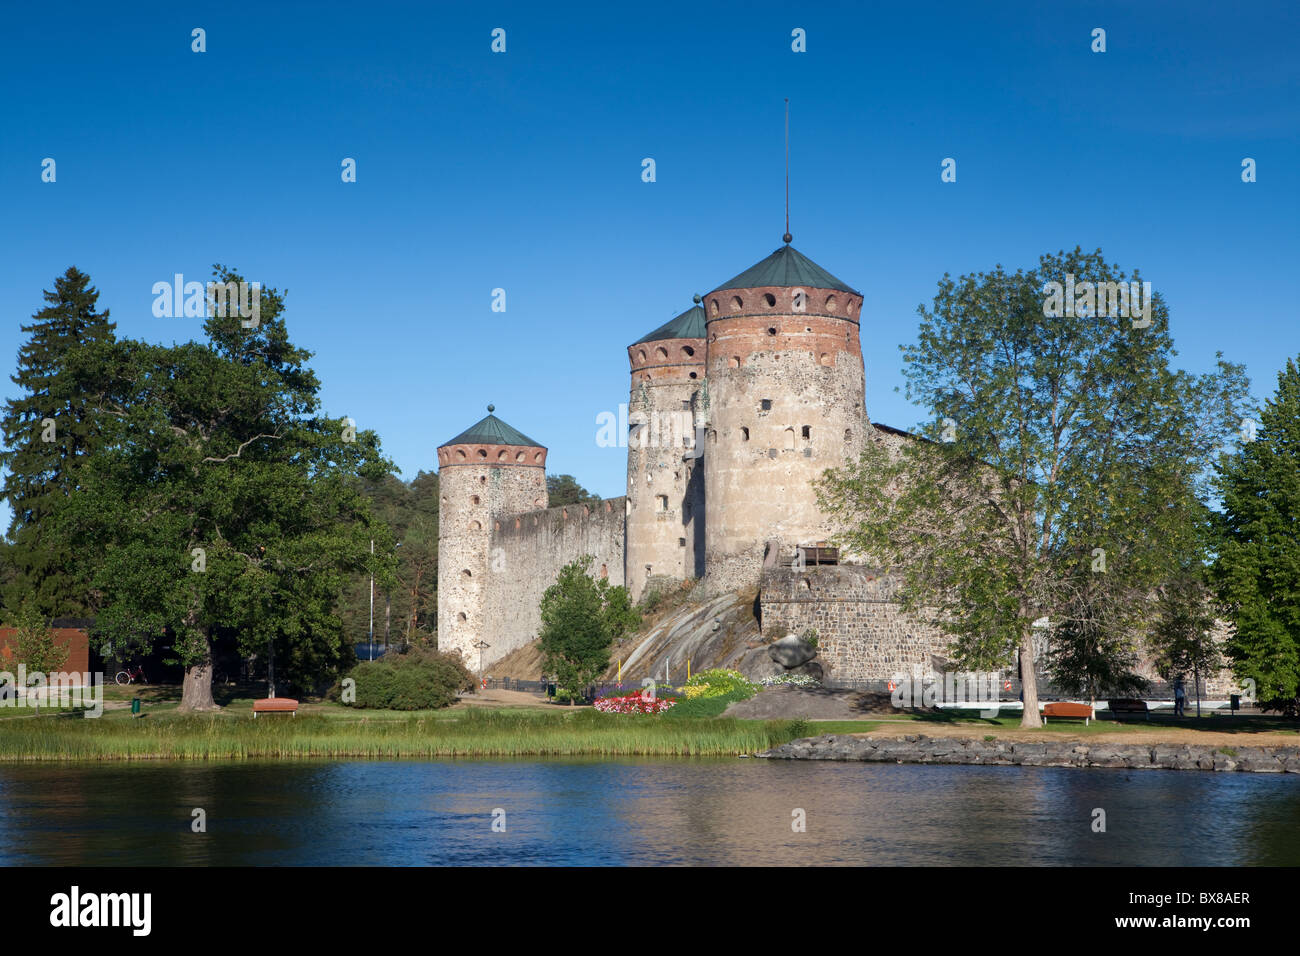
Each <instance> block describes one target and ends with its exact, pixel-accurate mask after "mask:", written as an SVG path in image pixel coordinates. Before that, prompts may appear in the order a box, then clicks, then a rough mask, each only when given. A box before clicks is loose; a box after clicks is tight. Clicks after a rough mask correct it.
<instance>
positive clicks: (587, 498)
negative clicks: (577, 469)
mask: <svg viewBox="0 0 1300 956" xmlns="http://www.w3.org/2000/svg"><path fill="white" fill-rule="evenodd" d="M546 492H547V507H548V508H555V507H558V506H560V505H583V504H588V503H590V502H593V501H599V500H600V495H593V494H592V493H591V492H590V491H588V490H587V489H586V488H584V487H582V485H580V484H578V479H576V478H574V477H573V476H572V475H547V476H546Z"/></svg>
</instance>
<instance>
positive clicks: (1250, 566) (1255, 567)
mask: <svg viewBox="0 0 1300 956" xmlns="http://www.w3.org/2000/svg"><path fill="white" fill-rule="evenodd" d="M1252 424H1253V423H1252V422H1245V423H1243V426H1242V427H1243V431H1244V432H1245V434H1244V435H1243V437H1244V438H1245V439H1247V440H1245V441H1243V442H1242V444H1241V446H1240V447H1239V448H1238V449H1237V451H1236V452H1235V454H1232V455H1231V456H1225V457H1224V459H1223V460H1222V461H1221V463H1220V465H1219V468H1218V471H1217V476H1216V486H1217V488H1218V491H1219V493H1220V496H1221V498H1222V501H1223V516H1222V521H1221V526H1220V537H1221V540H1220V543H1219V554H1218V560H1217V561H1216V563H1215V565H1214V571H1213V580H1214V584H1215V587H1216V589H1217V591H1218V594H1219V597H1220V598H1221V600H1222V601H1223V603H1224V604H1225V605H1226V606H1227V608H1228V612H1229V614H1230V616H1231V617H1232V621H1233V625H1234V633H1233V634H1232V636H1231V637H1230V638H1229V640H1228V644H1227V651H1228V655H1229V656H1230V657H1231V658H1232V661H1233V671H1234V673H1235V674H1236V675H1237V677H1238V678H1240V679H1243V680H1245V679H1249V680H1253V681H1254V682H1255V693H1256V695H1257V698H1258V700H1259V701H1260V702H1261V703H1263V704H1265V705H1267V706H1270V707H1274V708H1277V707H1283V708H1287V709H1289V710H1292V711H1294V710H1297V709H1300V364H1298V363H1297V361H1296V360H1295V359H1288V360H1287V363H1286V368H1285V369H1283V370H1282V372H1281V373H1280V374H1279V375H1278V383H1277V391H1276V392H1275V393H1274V394H1273V396H1272V397H1271V398H1269V399H1268V401H1266V402H1265V405H1264V407H1263V408H1262V409H1261V410H1260V411H1259V421H1258V425H1257V430H1256V431H1255V432H1254V434H1251V426H1252ZM1250 439H1253V440H1250Z"/></svg>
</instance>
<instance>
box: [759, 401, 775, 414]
mask: <svg viewBox="0 0 1300 956" xmlns="http://www.w3.org/2000/svg"><path fill="white" fill-rule="evenodd" d="M759 406H760V407H761V408H762V409H763V411H765V412H770V411H771V410H772V400H771V399H770V398H765V399H763V400H762V401H761V402H759Z"/></svg>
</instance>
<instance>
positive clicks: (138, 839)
mask: <svg viewBox="0 0 1300 956" xmlns="http://www.w3.org/2000/svg"><path fill="white" fill-rule="evenodd" d="M195 808H202V809H203V810H204V811H205V812H206V823H207V832H206V833H195V832H193V831H192V829H191V821H192V819H193V817H192V811H193V810H194V809H195ZM1094 808H1101V809H1102V810H1104V811H1105V814H1106V818H1105V819H1106V832H1105V833H1095V832H1093V828H1092V821H1093V819H1094V817H1093V811H1094ZM497 809H499V810H502V811H504V825H505V832H494V831H493V820H494V816H493V811H494V810H497ZM796 810H802V811H803V817H804V819H805V820H806V832H794V831H793V829H792V825H791V824H792V821H794V820H795V819H796V815H795V811H796ZM496 819H497V820H498V821H501V820H502V816H501V815H500V814H498V815H497V818H496ZM1022 863H1033V864H1053V865H1072V864H1081V865H1112V864H1122V865H1165V866H1185V865H1269V866H1297V865H1300V778H1297V776H1295V775H1293V774H1287V775H1282V774H1267V775H1264V774H1247V773H1204V772H1176V771H1123V770H1076V769H1058V768H1021V767H965V766H915V765H911V766H909V765H897V764H860V763H820V762H787V761H766V760H753V759H750V760H738V759H719V760H715V759H698V760H668V759H627V760H618V761H611V760H573V759H563V760H561V759H555V760H543V759H521V760H442V761H382V762H380V761H374V762H361V761H319V762H305V761H298V762H282V761H276V762H270V761H259V762H246V763H214V764H199V763H173V762H167V763H160V762H150V763H136V764H102V765H88V764H67V765H41V766H19V767H14V766H4V767H0V865H5V866H12V865H32V864H36V865H48V864H61V865H70V866H96V865H105V866H125V865H142V866H160V865H166V866H170V865H210V866H216V865H235V866H266V865H302V864H312V865H324V866H341V865H342V866H346V865H378V866H422V865H429V864H435V865H447V864H452V865H454V864H512V865H537V864H561V865H562V864H568V865H619V864H768V865H805V866H806V865H829V866H833V865H841V864H877V865H916V864H930V865H945V864H952V865H984V864H989V865H998V864H1022Z"/></svg>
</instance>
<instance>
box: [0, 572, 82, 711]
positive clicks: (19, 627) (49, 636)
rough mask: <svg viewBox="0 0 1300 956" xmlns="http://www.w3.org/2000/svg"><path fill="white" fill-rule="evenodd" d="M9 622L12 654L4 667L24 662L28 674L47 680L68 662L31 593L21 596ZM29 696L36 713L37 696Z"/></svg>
mask: <svg viewBox="0 0 1300 956" xmlns="http://www.w3.org/2000/svg"><path fill="white" fill-rule="evenodd" d="M12 626H13V628H14V636H13V639H12V640H11V641H10V645H9V653H10V655H11V657H10V659H9V660H7V661H5V662H4V667H5V669H6V670H10V671H12V670H15V669H16V668H17V667H18V665H19V664H23V665H26V667H27V673H28V674H29V675H30V674H32V673H37V672H39V673H41V674H44V675H46V678H47V680H48V677H49V675H50V674H53V673H57V672H59V671H61V670H63V665H64V664H66V663H67V662H68V649H67V648H66V647H60V646H59V644H58V642H57V641H55V639H54V631H53V630H51V629H50V626H49V623H48V622H47V621H46V619H45V616H44V615H43V614H41V612H40V610H39V609H38V608H37V606H36V602H35V601H34V600H32V599H31V598H30V597H29V598H26V599H24V600H23V602H22V604H21V605H20V607H19V609H18V615H17V617H16V618H15V619H14V620H13V622H12ZM30 699H31V700H32V701H34V702H35V707H34V710H35V711H36V713H37V714H38V715H39V714H40V698H39V696H37V695H32V696H31V698H30Z"/></svg>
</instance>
